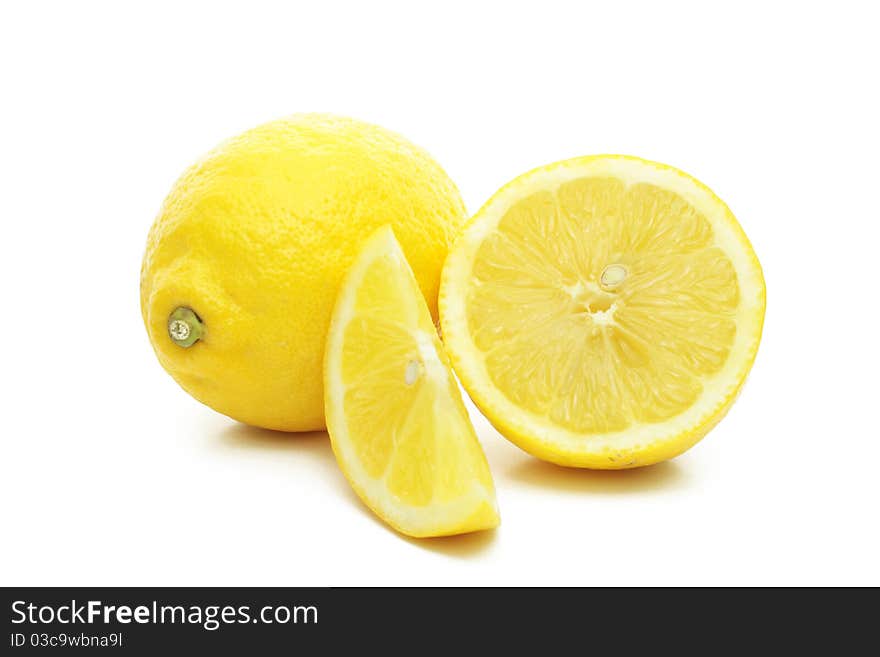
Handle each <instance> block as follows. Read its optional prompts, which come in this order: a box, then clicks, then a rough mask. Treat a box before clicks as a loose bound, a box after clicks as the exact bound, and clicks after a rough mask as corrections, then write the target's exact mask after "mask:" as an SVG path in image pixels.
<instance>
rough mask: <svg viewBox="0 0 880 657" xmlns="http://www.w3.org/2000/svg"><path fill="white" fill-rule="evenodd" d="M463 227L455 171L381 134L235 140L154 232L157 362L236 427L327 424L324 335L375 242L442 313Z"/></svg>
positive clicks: (351, 127)
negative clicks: (401, 260)
mask: <svg viewBox="0 0 880 657" xmlns="http://www.w3.org/2000/svg"><path fill="white" fill-rule="evenodd" d="M464 218H465V209H464V204H463V203H462V200H461V196H460V194H459V192H458V190H457V188H456V187H455V185H454V183H453V182H452V181H451V180H450V179H449V177H448V176H447V175H446V173H445V172H444V171H443V169H442V168H441V167H440V166H439V165H438V164H437V163H436V162H435V161H434V160H433V159H432V158H431V157H430V156H429V155H428V154H427V153H426V152H425V151H423V150H421V149H420V148H418V147H416V146H414V145H413V144H411V143H410V142H408V141H406V140H405V139H403V138H402V137H400V136H399V135H397V134H395V133H393V132H389V131H387V130H385V129H383V128H380V127H377V126H374V125H370V124H367V123H363V122H361V121H356V120H353V119H349V118H343V117H336V116H332V115H324V114H302V115H294V116H291V117H289V118H285V119H281V120H278V121H274V122H270V123H266V124H264V125H261V126H259V127H257V128H254V129H253V130H250V131H248V132H245V133H243V134H242V135H240V136H238V137H234V138H232V139H230V140H228V141H226V142H224V143H223V144H221V145H220V146H218V147H217V148H216V149H215V150H214V151H212V152H210V153H209V154H207V155H206V156H205V157H204V158H202V159H201V160H200V161H199V162H197V163H196V164H195V165H194V166H192V167H191V168H190V169H189V170H187V171H186V172H185V173H184V174H183V176H182V177H181V178H180V179H179V180H178V181H177V182H176V183H175V185H174V187H173V189H172V190H171V192H170V194H169V195H168V197H167V198H166V199H165V202H164V204H163V205H162V208H161V210H160V212H159V215H158V217H157V218H156V220H155V223H154V224H153V227H152V229H151V230H150V233H149V237H148V240H147V248H146V253H145V255H144V260H143V265H142V268H141V285H140V297H141V311H142V314H143V319H144V323H145V325H146V329H147V332H148V334H149V338H150V341H151V343H152V345H153V348H154V350H155V352H156V355H157V357H158V359H159V362H160V363H161V364H162V366H163V367H164V368H165V369H166V370H167V371H168V373H169V374H171V376H172V377H174V379H175V380H176V381H177V382H178V383H179V384H180V386H181V387H183V389H184V390H186V391H187V392H188V393H190V394H191V395H192V396H193V397H195V398H196V399H198V400H199V401H201V402H203V403H205V404H207V405H208V406H210V407H211V408H213V409H215V410H216V411H219V412H220V413H223V414H225V415H228V416H229V417H231V418H234V419H236V420H239V421H241V422H245V423H247V424H252V425H255V426H259V427H264V428H267V429H276V430H282V431H309V430H319V429H323V428H324V426H325V422H324V406H323V384H322V371H321V370H322V362H323V351H324V339H325V337H326V334H327V328H328V326H329V322H330V314H331V312H332V308H333V303H334V299H335V297H336V291H337V288H338V286H339V283H340V281H341V280H342V276H343V273H344V272H345V271H346V269H347V268H348V267H349V265H350V264H351V263H352V261H353V260H354V257H355V254H356V252H357V248H358V246H359V244H360V243H361V242H362V240H363V238H364V237H365V236H366V235H368V234H370V233H371V232H373V231H374V230H375V229H376V228H378V227H379V226H381V225H383V224H390V225H391V226H393V228H394V231H395V233H396V234H397V236H398V239H399V241H400V243H401V245H402V247H403V249H404V252H405V254H406V257H407V259H408V260H409V262H410V263H411V265H412V268H413V270H414V272H415V275H416V279H417V281H418V283H419V287H420V289H421V290H422V292H423V294H424V295H425V299H426V300H427V302H428V306H429V308H430V309H431V312H432V314H433V315H434V316H435V318H436V314H437V304H436V299H437V292H438V286H439V278H440V270H441V267H442V264H443V260H444V258H445V256H446V253H447V250H448V247H449V245H450V243H451V241H452V239H453V238H454V236H455V234H456V232H457V230H458V229H459V227H460V225H461V224H462V223H463V221H464ZM179 306H186V307H189V308H192V309H193V310H194V311H195V312H196V313H197V314H198V315H199V317H200V318H201V319H202V321H203V322H204V325H205V335H204V337H203V338H202V339H201V340H200V341H199V342H197V343H196V344H195V345H193V346H192V347H190V348H182V347H179V346H177V345H175V344H174V343H173V342H172V341H171V340H170V338H169V336H168V333H167V326H166V322H167V319H168V316H169V314H170V313H171V312H172V311H173V310H174V309H175V308H177V307H179Z"/></svg>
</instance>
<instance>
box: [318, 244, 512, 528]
mask: <svg viewBox="0 0 880 657" xmlns="http://www.w3.org/2000/svg"><path fill="white" fill-rule="evenodd" d="M326 404H327V411H326V415H327V418H328V428H329V430H330V436H331V440H332V443H333V449H334V452H335V453H336V456H337V460H338V461H339V464H340V466H341V468H342V470H343V472H344V473H345V474H346V477H347V478H348V479H349V481H350V483H351V484H352V486H353V488H354V489H355V491H356V492H357V493H358V494H359V496H360V497H361V498H362V499H363V500H364V502H365V503H366V504H367V505H368V506H369V507H370V508H371V509H373V511H375V512H376V513H377V514H378V515H379V516H380V517H381V518H382V519H383V520H385V521H386V522H388V523H389V524H390V525H391V526H393V527H394V528H395V529H397V530H398V531H400V532H402V533H404V534H408V535H411V536H440V535H449V534H458V533H464V532H468V531H474V530H480V529H487V528H491V527H495V526H496V525H497V524H498V513H497V508H496V504H495V494H494V486H493V482H492V476H491V474H490V472H489V467H488V464H487V462H486V458H485V456H484V455H483V452H482V449H481V448H480V445H479V442H478V441H477V437H476V435H475V433H474V430H473V427H472V426H471V423H470V421H469V419H468V416H467V411H466V410H465V407H464V404H463V403H462V400H461V395H460V393H459V390H458V386H457V384H456V381H455V379H454V377H453V375H452V372H451V369H450V365H449V361H448V359H447V356H446V354H445V352H444V350H443V345H442V344H441V342H440V340H439V339H438V337H437V332H436V329H435V327H434V323H433V321H432V319H431V315H430V312H429V311H428V307H427V306H426V304H425V301H424V299H423V297H422V295H421V293H420V291H419V287H418V284H417V283H416V280H415V278H414V276H413V274H412V271H411V270H410V268H409V265H408V264H407V262H406V259H405V258H404V255H403V252H402V251H401V249H400V247H399V246H398V244H397V242H396V240H395V238H394V235H393V233H392V232H391V229H390V228H384V229H381V230H379V231H377V233H375V235H374V236H373V237H372V238H370V239H369V240H368V241H367V242H366V244H365V246H364V249H363V251H362V254H361V256H360V257H359V259H358V260H357V262H356V264H355V266H354V267H353V268H352V271H351V273H350V274H349V275H348V278H347V280H346V282H345V283H344V284H343V288H342V292H341V293H340V298H339V301H338V302H337V307H336V310H335V311H334V316H333V321H332V323H331V329H330V337H329V339H328V345H327V368H326Z"/></svg>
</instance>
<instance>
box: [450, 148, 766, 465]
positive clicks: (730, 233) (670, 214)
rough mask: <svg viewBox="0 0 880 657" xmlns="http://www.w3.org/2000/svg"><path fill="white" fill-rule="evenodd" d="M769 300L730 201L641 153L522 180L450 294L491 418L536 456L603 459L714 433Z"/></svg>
mask: <svg viewBox="0 0 880 657" xmlns="http://www.w3.org/2000/svg"><path fill="white" fill-rule="evenodd" d="M764 306H765V288H764V281H763V276H762V273H761V267H760V264H759V263H758V260H757V257H756V256H755V254H754V251H753V250H752V248H751V245H750V244H749V242H748V239H747V238H746V236H745V234H744V233H743V231H742V229H741V228H740V226H739V224H738V223H737V221H736V219H735V218H734V217H733V215H732V214H731V212H730V210H729V209H728V208H727V206H726V205H724V203H723V202H722V201H721V200H720V199H718V197H716V196H715V195H714V194H713V193H712V192H711V191H710V190H709V189H708V188H706V187H705V186H703V185H702V184H701V183H699V182H697V181H696V180H694V179H693V178H691V177H689V176H687V175H686V174H684V173H682V172H680V171H678V170H676V169H673V168H672V167H668V166H665V165H660V164H656V163H653V162H648V161H645V160H640V159H638V158H632V157H625V156H596V157H587V158H579V159H575V160H570V161H566V162H561V163H557V164H555V165H550V166H548V167H544V168H541V169H537V170H535V171H532V172H530V173H528V174H526V175H524V176H522V177H520V178H518V179H517V180H515V181H513V182H512V183H510V184H509V185H507V186H506V187H505V188H503V189H502V190H501V191H500V192H498V194H496V195H495V196H494V197H493V198H492V199H491V200H490V201H489V202H488V203H487V204H486V205H485V206H484V207H483V208H482V209H481V210H480V211H479V212H478V213H477V215H476V216H475V217H474V218H473V219H472V221H471V222H470V223H469V224H468V226H467V227H466V228H465V231H464V233H463V235H462V236H461V237H460V238H459V240H458V241H457V242H456V244H455V246H454V248H453V250H452V252H451V253H450V255H449V257H448V258H447V261H446V265H445V266H444V271H443V278H442V283H441V292H440V314H441V322H442V326H443V333H444V339H445V341H446V344H447V349H448V350H449V353H450V356H451V358H452V360H453V363H454V364H455V367H456V372H457V373H458V374H459V377H460V378H461V380H462V383H463V385H464V386H465V388H466V389H467V390H468V392H469V393H470V395H471V396H472V397H473V399H474V401H475V402H476V404H477V405H478V406H479V407H480V409H481V410H482V411H483V412H484V413H485V415H486V416H487V418H488V419H489V420H490V421H491V422H492V423H493V424H494V425H495V426H496V427H497V428H498V429H499V430H500V431H501V432H502V433H504V434H505V435H506V436H507V437H508V438H510V439H511V440H512V441H514V442H515V443H517V444H518V445H520V446H521V447H522V448H523V449H525V450H527V451H529V452H531V453H533V454H535V455H536V456H539V457H541V458H544V459H547V460H550V461H554V462H556V463H560V464H563V465H574V466H583V467H595V468H625V467H635V466H640V465H648V464H651V463H656V462H658V461H661V460H664V459H667V458H670V457H672V456H675V455H677V454H680V453H681V452H683V451H685V450H686V449H688V448H689V447H691V446H692V445H693V444H694V443H696V442H697V441H698V440H699V439H700V438H702V436H703V435H705V433H706V432H707V431H708V430H709V429H710V428H711V427H712V426H714V424H715V423H716V422H717V421H718V420H719V419H720V418H721V417H722V416H723V414H724V413H725V412H726V410H727V409H728V408H729V407H730V404H731V403H732V401H733V399H734V398H735V396H736V393H737V392H738V390H739V388H740V386H741V385H742V383H743V380H744V379H745V376H746V374H747V373H748V371H749V369H750V367H751V364H752V362H753V360H754V358H755V354H756V352H757V348H758V343H759V341H760V336H761V328H762V324H763V317H764Z"/></svg>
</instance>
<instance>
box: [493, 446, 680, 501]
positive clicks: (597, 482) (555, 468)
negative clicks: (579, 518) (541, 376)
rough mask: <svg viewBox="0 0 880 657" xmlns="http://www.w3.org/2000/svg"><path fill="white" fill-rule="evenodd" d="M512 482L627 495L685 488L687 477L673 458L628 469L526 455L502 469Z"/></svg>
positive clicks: (582, 491) (581, 491) (574, 491)
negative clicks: (578, 464)
mask: <svg viewBox="0 0 880 657" xmlns="http://www.w3.org/2000/svg"><path fill="white" fill-rule="evenodd" d="M504 474H505V476H506V477H508V478H510V479H512V480H513V481H516V482H520V483H524V484H528V485H529V486H535V487H540V488H545V489H548V488H549V489H555V490H559V491H567V492H572V493H593V494H600V495H601V494H608V495H627V494H633V493H644V492H651V491H660V490H675V489H678V488H685V487H687V486H688V484H689V482H690V477H689V476H688V475H687V474H686V471H685V470H684V468H682V466H681V465H679V464H677V463H675V462H674V461H664V462H662V463H657V464H656V465H648V466H644V467H641V468H632V469H629V470H588V469H585V468H568V467H564V466H561V465H555V464H553V463H548V462H546V461H541V460H539V459H537V458H533V457H529V456H525V455H524V457H523V459H522V460H520V461H518V462H517V463H515V464H514V465H513V466H511V467H510V468H508V469H507V470H506V471H505V473H504Z"/></svg>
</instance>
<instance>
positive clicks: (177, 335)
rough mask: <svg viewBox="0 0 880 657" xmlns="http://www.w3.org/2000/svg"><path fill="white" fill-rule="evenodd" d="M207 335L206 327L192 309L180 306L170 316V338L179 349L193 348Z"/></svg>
mask: <svg viewBox="0 0 880 657" xmlns="http://www.w3.org/2000/svg"><path fill="white" fill-rule="evenodd" d="M204 334H205V325H204V324H202V320H201V319H200V318H199V316H198V315H196V313H195V311H193V310H192V309H191V308H186V307H184V306H180V307H179V308H175V309H174V312H173V313H171V314H170V315H168V337H170V338H171V341H172V342H173V343H174V344H176V345H177V346H178V347H192V346H193V345H194V344H195V343H196V342H198V341H199V339H201V337H202V336H203V335H204Z"/></svg>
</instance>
